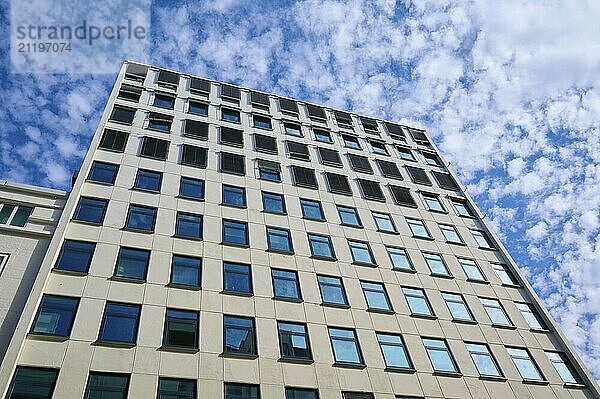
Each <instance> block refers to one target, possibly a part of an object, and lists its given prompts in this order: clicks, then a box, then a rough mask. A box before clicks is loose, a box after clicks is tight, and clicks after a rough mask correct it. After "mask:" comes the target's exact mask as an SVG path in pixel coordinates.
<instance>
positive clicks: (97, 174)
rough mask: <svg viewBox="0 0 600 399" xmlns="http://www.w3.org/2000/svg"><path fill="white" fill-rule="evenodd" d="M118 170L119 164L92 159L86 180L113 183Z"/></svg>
mask: <svg viewBox="0 0 600 399" xmlns="http://www.w3.org/2000/svg"><path fill="white" fill-rule="evenodd" d="M118 170H119V165H115V164H113V163H108V162H100V161H94V162H93V163H92V168H91V169H90V174H89V175H88V180H91V181H95V182H100V183H106V184H114V183H115V179H116V178H117V171H118Z"/></svg>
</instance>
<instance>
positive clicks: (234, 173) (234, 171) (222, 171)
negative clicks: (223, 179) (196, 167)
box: [204, 166, 246, 176]
mask: <svg viewBox="0 0 600 399" xmlns="http://www.w3.org/2000/svg"><path fill="white" fill-rule="evenodd" d="M204 169H206V166H204ZM220 172H221V173H228V174H230V175H235V176H246V172H238V171H237V170H224V169H221V170H220Z"/></svg>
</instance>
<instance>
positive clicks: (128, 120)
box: [109, 105, 135, 125]
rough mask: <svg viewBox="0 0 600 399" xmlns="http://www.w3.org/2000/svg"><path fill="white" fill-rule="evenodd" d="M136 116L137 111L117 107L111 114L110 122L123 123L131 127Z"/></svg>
mask: <svg viewBox="0 0 600 399" xmlns="http://www.w3.org/2000/svg"><path fill="white" fill-rule="evenodd" d="M134 116H135V109H133V108H125V107H119V106H118V105H116V106H115V107H114V108H113V110H112V113H111V114H110V118H109V120H111V121H113V122H118V123H123V124H125V125H131V124H132V123H133V117H134Z"/></svg>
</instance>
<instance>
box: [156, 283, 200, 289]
mask: <svg viewBox="0 0 600 399" xmlns="http://www.w3.org/2000/svg"><path fill="white" fill-rule="evenodd" d="M165 287H169V288H178V289H182V290H188V291H200V290H202V287H197V286H195V285H185V284H177V283H169V284H166V285H165Z"/></svg>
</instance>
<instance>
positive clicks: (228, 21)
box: [0, 0, 600, 378]
mask: <svg viewBox="0 0 600 399" xmlns="http://www.w3.org/2000/svg"><path fill="white" fill-rule="evenodd" d="M15 3H17V4H18V3H21V2H20V1H19V2H17V1H14V2H13V5H12V11H13V13H14V12H15V11H16V10H17V8H15V5H14V4H15ZM30 3H32V4H34V3H35V1H32V2H30ZM54 3H56V4H54V6H55V8H54V10H58V11H56V12H55V14H54V17H55V18H59V19H60V18H66V19H68V18H69V17H72V15H70V13H71V11H63V10H71V8H72V6H68V7H67V6H62V7H61V6H60V4H59V3H60V2H54ZM258 3H260V5H259V4H258ZM137 6H138V7H140V8H139V9H136V10H135V11H136V12H138V13H139V16H141V18H142V19H143V17H144V16H147V18H148V21H149V24H150V25H149V33H150V37H149V41H148V42H146V43H145V44H142V43H139V44H138V45H139V46H138V47H136V44H135V43H133V44H130V45H129V47H128V48H126V50H127V51H128V53H127V54H131V56H130V57H128V58H131V59H139V60H140V61H144V62H148V63H151V64H153V65H159V66H163V67H167V68H171V69H175V70H181V71H185V72H188V73H191V74H197V75H201V76H206V77H208V78H212V79H216V80H223V81H229V82H234V83H237V84H240V85H244V86H248V87H253V88H258V89H262V90H266V91H271V92H275V93H280V94H283V95H287V96H291V97H296V98H299V99H303V100H310V101H314V102H317V103H324V104H328V105H330V106H333V107H339V108H345V109H350V110H353V111H356V112H359V113H363V114H368V115H375V116H378V117H381V118H385V119H389V120H396V121H399V122H402V123H407V124H411V125H415V126H418V127H423V128H426V129H427V130H428V131H429V133H430V134H431V135H432V137H433V139H434V141H435V142H436V144H437V145H438V146H439V147H440V149H441V150H442V152H443V153H444V155H445V157H446V158H447V159H448V160H449V161H450V162H451V163H452V165H453V167H454V168H455V170H456V171H457V172H458V173H459V175H460V176H461V178H462V179H463V182H465V183H466V184H467V186H468V191H469V192H470V194H471V195H472V196H473V197H474V199H475V201H476V202H477V204H478V206H479V207H480V208H481V209H482V211H483V212H484V213H485V214H486V217H487V218H488V219H489V220H490V221H491V222H492V224H493V225H494V226H495V227H496V229H497V231H498V232H499V234H500V235H501V237H502V238H503V240H504V243H505V245H506V246H507V248H508V249H509V251H510V252H511V254H512V255H513V256H514V257H515V259H516V260H517V262H518V263H519V264H520V266H521V267H522V268H523V270H524V271H525V272H526V274H527V275H528V277H529V279H530V281H531V282H532V284H533V285H534V287H535V289H536V291H537V292H538V294H539V295H540V296H541V297H542V298H543V300H544V302H545V303H546V305H547V307H548V308H549V309H550V311H551V313H552V315H553V316H554V317H555V319H556V320H557V321H558V322H559V323H560V325H561V326H562V328H563V330H564V332H565V333H566V335H567V336H568V337H569V339H570V340H571V342H572V343H573V344H574V345H575V347H576V348H577V349H578V351H579V353H580V355H581V356H582V357H583V359H584V361H585V362H586V364H587V365H588V367H589V368H590V369H591V370H592V372H593V373H594V374H595V376H596V377H597V378H599V377H600V215H599V209H600V127H599V124H600V42H599V41H598V38H599V37H600V25H599V24H598V22H597V21H598V19H599V18H600V3H599V2H597V1H591V0H590V1H578V2H565V1H558V0H556V1H550V0H540V1H535V2H533V1H512V0H507V1H502V2H480V1H473V2H469V1H461V2H452V1H443V0H436V1H427V0H422V1H421V0H419V1H398V2H394V1H383V0H382V1H359V0H356V1H349V2H347V3H342V2H338V1H330V0H306V1H297V2H292V1H286V2H273V1H268V2H252V1H233V0H221V1H219V2H207V3H201V2H200V3H192V2H187V1H154V2H152V4H151V5H150V3H149V1H146V2H144V0H140V1H139V4H138V5H137ZM18 7H20V5H19V6H18ZM4 11H5V12H3V13H1V14H0V22H1V24H0V29H1V30H2V33H3V35H2V37H3V38H4V39H2V40H3V41H2V42H1V43H0V54H1V55H2V56H1V58H0V59H1V62H0V73H1V76H2V78H1V80H0V92H1V94H2V97H1V98H2V100H3V101H2V103H1V105H0V153H1V157H0V159H1V160H0V178H6V179H9V180H13V181H20V182H25V183H30V184H36V185H43V186H50V187H55V188H62V189H68V188H69V182H70V177H71V174H72V173H73V172H74V171H75V170H77V168H78V167H79V165H80V163H81V161H82V159H83V157H84V155H85V151H86V149H87V146H88V144H89V142H90V140H91V136H92V134H93V132H94V130H95V128H96V126H97V123H98V120H99V117H100V114H101V112H102V107H103V105H104V104H105V102H106V100H107V98H108V94H109V91H110V89H111V87H112V84H113V82H114V79H115V76H116V71H117V70H118V68H119V66H120V63H121V62H122V59H121V58H118V57H115V56H113V54H111V52H110V51H108V50H106V49H105V48H98V50H95V51H97V53H94V54H93V57H97V59H94V58H93V57H92V60H91V62H92V65H91V68H90V64H89V63H90V59H87V60H86V61H85V62H88V64H87V65H86V64H85V63H84V62H83V61H82V65H84V68H81V67H80V66H79V67H78V68H70V69H67V72H65V73H55V74H40V73H18V74H17V73H12V69H11V60H10V57H9V50H10V42H9V41H8V40H7V39H6V38H7V37H9V36H10V35H11V34H12V32H11V31H10V29H11V26H10V22H11V21H10V15H11V14H10V13H9V12H8V11H9V10H6V9H5V10H4ZM94 11H97V10H94ZM129 11H130V10H128V12H129ZM86 12H92V11H86ZM13 15H14V14H13ZM116 15H119V14H118V13H115V14H114V15H113V19H114V18H115V17H114V16H116ZM109 17H110V16H109ZM116 18H118V17H116ZM107 21H109V22H110V21H112V20H111V19H110V18H108V19H107ZM144 46H146V47H144ZM103 52H106V53H103ZM73 57H74V58H73V59H69V60H68V62H71V61H73V62H75V61H78V60H77V58H76V57H77V56H76V55H74V56H73ZM94 65H97V70H96V71H94ZM85 66H87V67H88V68H87V69H86V68H85ZM100 66H102V68H101V67H100ZM81 70H84V71H92V73H86V74H83V73H79V72H80V71H81ZM99 72H103V73H99ZM104 72H109V73H104Z"/></svg>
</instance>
